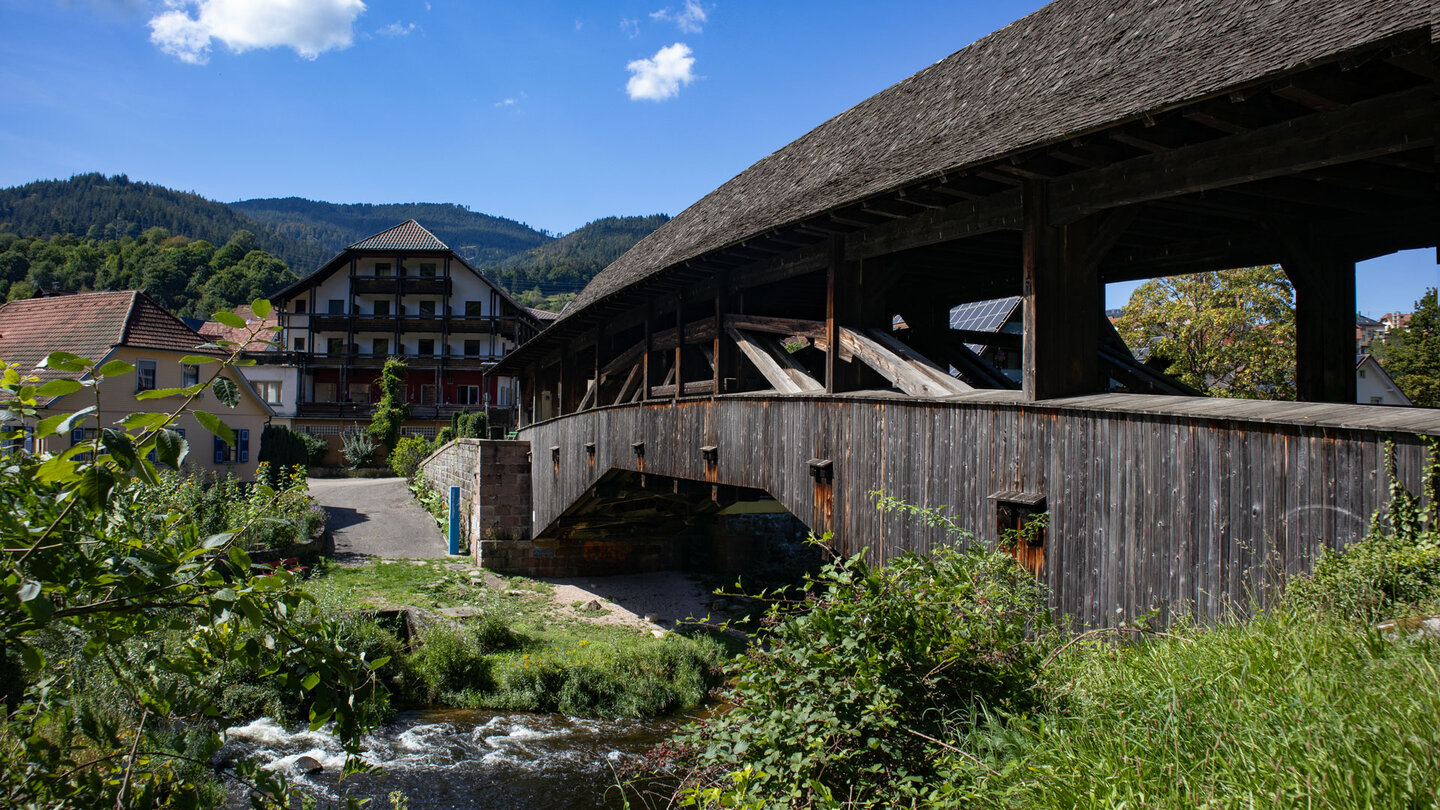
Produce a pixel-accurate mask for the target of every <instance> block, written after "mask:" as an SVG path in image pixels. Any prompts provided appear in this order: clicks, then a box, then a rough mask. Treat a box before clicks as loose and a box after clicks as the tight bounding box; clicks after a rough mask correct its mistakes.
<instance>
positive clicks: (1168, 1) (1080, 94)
mask: <svg viewBox="0 0 1440 810" xmlns="http://www.w3.org/2000/svg"><path fill="white" fill-rule="evenodd" d="M1426 26H1429V32H1430V37H1431V42H1435V41H1436V36H1437V34H1440V3H1436V2H1433V1H1431V0H1056V2H1053V3H1051V4H1050V5H1048V6H1045V7H1044V8H1042V9H1040V10H1039V11H1036V12H1035V13H1033V14H1031V15H1029V16H1027V17H1025V18H1023V19H1021V20H1018V21H1016V22H1014V23H1012V24H1010V25H1008V26H1006V27H1004V28H1002V29H1000V30H998V31H996V32H995V33H993V34H990V35H989V36H987V37H985V38H983V39H980V40H978V41H976V42H975V43H973V44H971V45H969V46H968V47H966V48H964V49H962V50H960V51H958V52H956V53H955V54H953V55H951V56H950V57H948V58H946V59H944V60H942V61H940V62H938V63H936V64H934V65H932V66H931V67H929V68H926V69H925V70H922V71H920V72H919V73H916V74H915V75H913V76H911V77H910V78H908V79H905V80H904V81H901V82H900V83H898V84H896V85H894V86H892V87H890V88H888V89H886V90H884V91H881V92H880V93H878V94H876V95H874V96H872V97H870V98H868V99H866V100H865V101H862V102H860V103H859V104H857V105H855V106H854V107H852V108H850V109H848V110H846V111H844V112H842V113H840V114H839V115H837V116H835V117H834V118H831V119H830V120H829V121H826V122H825V123H823V124H821V125H820V126H818V127H816V128H815V129H814V130H812V131H810V132H809V133H807V134H806V135H804V136H802V137H800V138H799V139H797V140H796V141H794V142H793V143H791V144H789V145H788V146H786V147H784V148H782V149H780V150H779V151H777V152H774V153H773V154H771V155H769V156H768V157H766V158H764V159H762V160H760V161H759V162H758V163H756V164H755V165H753V166H751V167H750V168H748V169H746V170H745V171H744V172H742V173H740V174H739V175H738V176H736V177H735V178H734V179H732V180H730V181H729V182H727V183H725V184H724V185H722V186H721V187H720V188H718V189H716V190H715V191H713V192H711V193H710V194H708V195H706V196H705V197H704V198H703V199H701V200H700V201H699V202H697V203H695V204H694V205H692V206H690V207H689V208H687V209H686V210H685V211H683V212H682V213H681V214H680V215H679V216H676V217H675V218H674V219H672V220H670V221H669V222H667V223H666V224H665V225H662V226H661V227H660V228H659V229H657V230H656V231H654V232H653V233H651V234H650V235H649V236H647V237H646V238H645V239H643V240H641V241H640V242H639V243H638V244H636V245H635V247H633V248H632V249H631V250H630V251H629V252H627V253H626V254H625V255H623V256H621V257H620V258H619V259H617V260H616V261H615V262H613V263H611V264H610V265H609V266H608V267H607V268H605V269H604V270H603V271H601V273H600V274H599V275H597V276H596V277H595V278H594V279H593V280H592V281H591V282H590V284H589V285H587V286H586V287H585V289H584V290H582V291H581V293H580V295H579V296H578V297H577V298H576V300H575V301H574V303H573V304H571V306H570V307H569V308H568V309H567V310H566V312H565V313H564V315H562V316H561V318H560V323H562V324H563V323H565V322H566V321H569V320H571V319H576V318H583V317H584V315H585V313H586V312H587V310H588V309H589V308H590V307H591V306H592V305H594V304H595V303H597V302H599V301H601V300H604V299H606V298H607V297H610V296H614V295H616V294H618V293H620V292H621V291H623V290H626V289H627V288H629V287H631V286H633V285H635V284H637V283H639V282H641V281H644V280H646V279H648V278H650V277H651V276H654V275H656V274H658V273H660V272H662V271H664V270H665V269H666V268H669V267H674V266H676V265H679V264H680V263H682V262H685V261H688V260H691V259H695V258H697V257H699V256H701V255H703V254H705V253H708V252H710V251H714V250H718V249H721V248H726V247H730V246H733V245H737V244H739V243H740V242H742V241H744V240H746V239H748V238H751V237H753V236H755V235H758V234H762V233H765V232H767V231H769V230H772V229H776V228H780V227H783V226H786V225H789V224H792V223H797V222H800V221H802V220H805V219H808V218H810V217H814V216H818V215H822V214H824V213H826V212H829V211H833V210H835V209H838V208H841V207H844V206H846V205H850V204H854V203H856V202H859V201H861V200H865V199H868V198H870V197H872V196H875V195H879V194H882V193H886V192H892V191H894V190H896V189H899V188H902V187H904V186H906V185H908V184H911V183H913V182H916V181H919V180H922V179H925V178H931V177H939V176H941V175H943V174H945V173H947V172H950V171H955V170H959V169H963V168H966V167H970V166H976V165H979V164H982V163H985V162H989V161H993V160H997V159H1001V158H1004V157H1006V156H1008V155H1013V154H1017V153H1020V152H1022V151H1025V150H1028V149H1034V148H1036V147H1040V146H1045V145H1048V144H1052V143H1057V142H1059V141H1062V140H1064V139H1067V138H1071V137H1075V136H1078V135H1083V134H1084V133H1087V132H1092V131H1098V130H1100V129H1103V128H1105V127H1110V126H1114V125H1117V124H1119V123H1122V122H1126V121H1133V120H1138V119H1139V118H1142V117H1144V116H1146V115H1149V114H1153V113H1157V112H1161V111H1164V110H1166V109H1169V108H1171V107H1175V106H1177V105H1180V104H1182V103H1188V102H1191V101H1193V100H1195V99H1199V98H1204V97H1208V96H1211V95H1215V94H1219V93H1223V92H1228V91H1229V90H1230V89H1233V88H1236V87H1241V86H1247V85H1250V84H1255V83H1259V82H1263V81H1266V80H1268V79H1270V78H1273V77H1276V76H1278V75H1283V74H1285V73H1288V72H1293V71H1296V70H1299V69H1302V68H1304V67H1307V66H1310V65H1312V64H1314V63H1316V62H1319V61H1323V60H1327V59H1333V58H1335V55H1336V54H1340V53H1343V52H1347V51H1352V50H1356V49H1359V48H1363V47H1366V46H1371V45H1374V44H1377V43H1380V42H1383V41H1386V40H1388V39H1390V38H1393V37H1396V36H1398V35H1401V34H1415V33H1416V32H1420V31H1424V30H1425V28H1426Z"/></svg>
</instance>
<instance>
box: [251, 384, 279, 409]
mask: <svg viewBox="0 0 1440 810" xmlns="http://www.w3.org/2000/svg"><path fill="white" fill-rule="evenodd" d="M251 385H253V386H255V393H256V394H259V395H260V398H261V399H263V400H265V402H266V403H267V404H270V405H279V404H280V381H279V380H255V381H254V382H252V383H251Z"/></svg>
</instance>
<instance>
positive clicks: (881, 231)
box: [844, 190, 1021, 261]
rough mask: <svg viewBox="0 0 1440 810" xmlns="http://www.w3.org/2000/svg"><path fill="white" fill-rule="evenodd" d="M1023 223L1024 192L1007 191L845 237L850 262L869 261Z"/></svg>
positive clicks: (1017, 226)
mask: <svg viewBox="0 0 1440 810" xmlns="http://www.w3.org/2000/svg"><path fill="white" fill-rule="evenodd" d="M1020 224H1021V217H1020V193H1019V191H1018V190H1016V191H1006V192H1001V193H999V194H995V195H992V196H990V197H986V198H985V199H983V200H967V201H965V202H958V203H955V204H954V205H950V206H947V207H945V208H938V209H931V210H927V211H925V212H923V213H919V214H916V215H915V216H913V217H909V218H907V219H903V220H895V221H893V222H886V223H883V224H880V225H873V226H871V227H868V228H866V229H865V230H863V231H857V232H855V233H852V234H849V235H847V236H845V237H844V257H845V259H846V260H850V261H853V260H856V259H869V258H874V257H876V256H882V255H884V254H886V253H896V252H899V251H902V250H911V249H913V248H917V247H925V246H927V245H935V244H939V243H941V242H949V241H952V240H956V239H964V238H966V237H970V236H978V235H979V234H982V233H992V232H994V231H1003V230H1018V229H1019V228H1020Z"/></svg>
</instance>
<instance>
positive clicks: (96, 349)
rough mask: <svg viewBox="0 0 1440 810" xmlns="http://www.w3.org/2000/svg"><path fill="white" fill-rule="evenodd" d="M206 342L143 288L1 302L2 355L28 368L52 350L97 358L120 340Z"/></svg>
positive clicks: (140, 344) (176, 344) (167, 346)
mask: <svg viewBox="0 0 1440 810" xmlns="http://www.w3.org/2000/svg"><path fill="white" fill-rule="evenodd" d="M204 342H205V339H204V338H203V337H201V336H200V334H199V333H197V332H196V331H195V330H193V329H191V328H190V327H188V326H186V325H185V324H183V323H181V322H180V319H179V318H176V317H175V316H174V315H171V314H170V313H168V312H166V311H165V310H164V308H162V307H161V306H160V305H159V304H157V303H155V301H154V299H152V298H151V297H150V296H149V295H146V294H145V292H144V291H142V290H121V291H119V292H89V293H76V294H74V295H64V296H58V297H55V298H31V299H28V300H23V301H11V302H10V303H8V304H5V305H4V306H0V359H3V360H4V361H5V362H8V363H19V364H20V365H21V368H22V370H24V371H27V372H28V371H29V370H30V369H33V368H34V367H35V364H36V363H39V362H40V361H41V360H43V359H44V358H45V356H46V355H48V354H49V353H50V352H54V351H63V352H70V353H71V354H75V355H79V356H80V357H83V358H85V359H87V360H97V361H98V360H99V359H100V358H102V357H104V356H105V355H106V354H108V353H109V352H110V350H111V349H114V348H115V347H117V346H132V347H135V348H140V349H159V350H163V351H174V352H183V353H192V352H196V349H195V347H196V346H199V345H200V344H202V343H204ZM202 353H203V352H202ZM38 374H39V376H40V377H41V379H49V378H52V377H58V376H63V375H62V374H61V373H59V372H54V371H50V370H48V369H43V370H41V371H40V372H39V373H38Z"/></svg>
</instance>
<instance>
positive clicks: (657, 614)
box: [544, 571, 722, 631]
mask: <svg viewBox="0 0 1440 810" xmlns="http://www.w3.org/2000/svg"><path fill="white" fill-rule="evenodd" d="M544 581H545V582H549V583H550V584H551V585H553V586H554V588H555V590H554V594H553V599H554V602H555V609H556V610H557V611H559V612H561V613H564V614H567V615H570V616H574V617H575V618H577V619H583V620H585V621H587V622H592V623H594V624H619V625H626V626H629V627H634V628H637V629H641V630H651V631H660V630H662V629H665V628H673V627H674V626H675V622H676V620H680V619H689V618H695V619H703V618H705V617H706V616H707V615H709V614H710V613H711V610H710V603H711V602H712V601H714V600H715V596H714V595H713V594H711V593H710V592H709V591H706V590H705V589H704V588H702V587H700V583H699V582H698V581H697V580H695V579H693V578H691V577H690V576H688V575H686V574H682V573H680V572H679V571H657V572H655V573H653V574H623V575H620V576H611V577H577V578H574V579H550V578H547V579H545V580H544ZM591 600H594V601H595V602H598V603H599V606H600V608H601V610H600V611H588V610H585V609H584V605H585V604H586V603H588V602H590V601H591ZM576 602H579V603H580V606H579V607H577V606H576V605H575V603H576ZM711 618H714V619H717V620H718V619H719V618H722V617H720V616H712V617H711Z"/></svg>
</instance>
